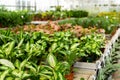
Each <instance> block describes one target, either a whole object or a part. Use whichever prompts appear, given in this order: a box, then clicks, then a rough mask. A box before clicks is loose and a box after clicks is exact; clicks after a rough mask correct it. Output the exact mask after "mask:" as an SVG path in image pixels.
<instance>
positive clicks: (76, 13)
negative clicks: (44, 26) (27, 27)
mask: <svg viewBox="0 0 120 80" xmlns="http://www.w3.org/2000/svg"><path fill="white" fill-rule="evenodd" d="M87 16H88V12H87V11H82V10H56V11H52V10H51V11H46V12H38V13H35V14H34V17H33V20H35V21H36V20H37V21H46V20H52V21H54V20H61V19H65V18H81V17H87Z"/></svg>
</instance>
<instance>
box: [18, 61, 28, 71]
mask: <svg viewBox="0 0 120 80" xmlns="http://www.w3.org/2000/svg"><path fill="white" fill-rule="evenodd" d="M26 63H27V60H26V59H25V60H24V61H23V62H22V63H21V64H20V68H19V69H20V70H22V68H23V67H25V65H26Z"/></svg>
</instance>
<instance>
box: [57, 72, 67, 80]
mask: <svg viewBox="0 0 120 80" xmlns="http://www.w3.org/2000/svg"><path fill="white" fill-rule="evenodd" d="M58 79H59V80H65V78H64V76H63V75H62V74H61V73H60V72H58Z"/></svg>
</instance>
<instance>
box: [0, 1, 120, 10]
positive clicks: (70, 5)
mask: <svg viewBox="0 0 120 80" xmlns="http://www.w3.org/2000/svg"><path fill="white" fill-rule="evenodd" d="M6 2H7V3H6ZM0 5H4V6H5V7H6V8H7V9H9V10H16V9H20V10H22V9H30V10H34V11H46V10H54V7H55V6H58V5H60V6H62V9H67V10H70V9H81V10H87V11H90V12H102V11H113V10H115V11H119V10H120V0H9V1H8V0H0Z"/></svg>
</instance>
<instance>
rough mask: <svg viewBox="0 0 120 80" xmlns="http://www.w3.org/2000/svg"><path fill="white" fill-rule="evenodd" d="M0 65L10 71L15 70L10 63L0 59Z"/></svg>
mask: <svg viewBox="0 0 120 80" xmlns="http://www.w3.org/2000/svg"><path fill="white" fill-rule="evenodd" d="M0 64H2V65H4V66H7V67H9V68H11V69H15V67H14V65H13V63H12V62H10V61H8V60H6V59H0Z"/></svg>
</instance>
